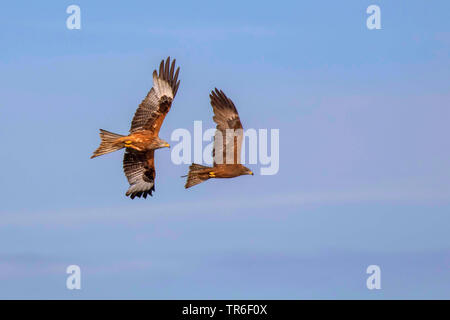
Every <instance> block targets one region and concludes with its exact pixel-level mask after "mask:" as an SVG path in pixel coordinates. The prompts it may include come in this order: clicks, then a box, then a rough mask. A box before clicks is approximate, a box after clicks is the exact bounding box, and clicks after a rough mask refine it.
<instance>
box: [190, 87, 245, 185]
mask: <svg viewBox="0 0 450 320" xmlns="http://www.w3.org/2000/svg"><path fill="white" fill-rule="evenodd" d="M209 97H210V99H211V106H212V108H213V111H214V117H213V120H214V122H215V123H216V124H217V126H216V132H215V134H214V147H213V159H214V165H213V167H206V166H202V165H199V164H196V163H193V164H192V165H191V166H190V167H189V173H188V175H187V180H186V185H185V186H184V187H185V188H190V187H192V186H195V185H197V184H199V183H202V182H203V181H206V180H208V179H211V178H234V177H237V176H241V175H248V174H251V175H253V172H252V171H251V170H250V169H249V168H247V167H244V166H243V165H242V164H241V163H240V162H241V161H240V158H241V148H242V139H243V128H242V123H241V120H240V119H239V114H238V112H237V110H236V107H235V106H234V103H233V101H231V99H229V98H228V97H227V96H226V95H225V93H223V91H222V90H220V91H219V90H217V88H216V89H215V91H211V94H210V95H209Z"/></svg>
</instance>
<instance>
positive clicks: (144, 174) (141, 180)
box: [123, 148, 155, 199]
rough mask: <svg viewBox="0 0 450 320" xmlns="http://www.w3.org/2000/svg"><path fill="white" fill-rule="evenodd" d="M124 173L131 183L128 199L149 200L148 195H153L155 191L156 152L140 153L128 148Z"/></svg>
mask: <svg viewBox="0 0 450 320" xmlns="http://www.w3.org/2000/svg"><path fill="white" fill-rule="evenodd" d="M123 171H124V172H125V175H126V176H127V179H128V182H129V183H130V188H129V189H128V191H127V193H126V194H125V195H126V196H127V197H128V196H129V197H130V198H131V199H134V198H135V197H138V198H140V197H141V196H143V197H144V198H147V195H152V192H153V191H155V159H154V150H150V151H147V152H139V151H136V150H134V149H131V148H127V149H126V151H125V155H124V157H123Z"/></svg>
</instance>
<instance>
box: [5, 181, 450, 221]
mask: <svg viewBox="0 0 450 320" xmlns="http://www.w3.org/2000/svg"><path fill="white" fill-rule="evenodd" d="M380 202H383V203H386V202H388V203H401V204H417V203H450V190H433V189H414V190H413V189H411V188H406V187H403V188H395V189H394V188H373V189H370V188H368V189H357V190H342V191H340V190H334V191H333V190H331V191H323V192H306V191H297V192H291V193H283V194H273V195H269V196H263V197H261V198H260V199H257V200H255V199H249V198H246V197H241V198H230V199H227V200H226V201H224V200H223V199H214V200H206V201H201V202H194V201H185V202H175V203H174V202H170V203H163V204H158V205H152V207H151V214H148V213H149V207H148V206H147V205H130V206H126V207H102V208H70V209H65V210H63V211H58V212H55V211H48V212H33V213H32V214H29V213H27V212H21V213H17V212H16V213H12V212H3V213H0V214H1V220H0V227H1V226H11V225H47V224H50V225H55V224H56V225H74V224H78V223H84V222H89V221H109V222H110V221H124V222H130V223H132V222H133V221H140V222H145V221H152V220H154V219H157V218H159V217H161V216H167V215H172V216H179V215H183V214H184V213H185V212H187V211H190V212H196V213H197V214H205V213H210V212H213V211H215V210H217V208H221V209H227V210H238V209H258V208H261V209H263V208H270V207H277V208H278V207H281V208H285V207H299V206H303V205H346V204H355V203H380Z"/></svg>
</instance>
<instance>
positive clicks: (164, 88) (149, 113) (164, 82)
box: [130, 57, 180, 133]
mask: <svg viewBox="0 0 450 320" xmlns="http://www.w3.org/2000/svg"><path fill="white" fill-rule="evenodd" d="M179 72H180V68H179V67H178V68H177V70H176V71H175V59H174V60H173V62H172V65H170V57H168V58H167V60H166V62H165V63H164V60H162V61H161V64H160V66H159V75H158V73H157V72H156V70H154V71H153V88H151V90H150V91H149V93H148V94H147V96H146V97H145V99H144V100H142V102H141V104H140V105H139V107H138V108H137V110H136V113H135V114H134V117H133V120H132V122H131V128H130V133H133V132H136V131H140V130H151V131H153V132H156V133H158V132H159V129H161V125H162V123H163V121H164V118H165V116H166V114H167V113H168V112H169V110H170V107H171V105H172V101H173V99H174V98H175V95H176V94H177V91H178V87H179V85H180V81H179V80H178V73H179Z"/></svg>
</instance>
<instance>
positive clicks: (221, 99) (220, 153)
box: [209, 88, 243, 165]
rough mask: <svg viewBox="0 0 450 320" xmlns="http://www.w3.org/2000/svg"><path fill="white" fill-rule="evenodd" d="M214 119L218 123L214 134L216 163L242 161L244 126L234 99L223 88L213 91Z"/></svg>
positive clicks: (211, 96)
mask: <svg viewBox="0 0 450 320" xmlns="http://www.w3.org/2000/svg"><path fill="white" fill-rule="evenodd" d="M209 97H210V99H211V106H212V107H213V111H214V117H213V120H214V122H215V123H217V126H216V133H215V135H214V148H213V158H214V165H215V164H224V163H225V164H238V163H240V162H241V147H242V139H243V128H242V123H241V120H240V119H239V114H238V112H237V110H236V107H235V106H234V103H233V101H231V99H229V98H228V97H227V96H226V95H225V93H223V91H222V90H220V91H219V90H217V88H216V89H215V91H211V94H210V95H209Z"/></svg>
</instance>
